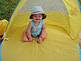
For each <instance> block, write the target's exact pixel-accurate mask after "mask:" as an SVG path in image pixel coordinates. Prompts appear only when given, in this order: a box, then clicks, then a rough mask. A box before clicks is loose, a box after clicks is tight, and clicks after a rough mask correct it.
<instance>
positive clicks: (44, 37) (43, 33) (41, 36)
mask: <svg viewBox="0 0 81 61" xmlns="http://www.w3.org/2000/svg"><path fill="white" fill-rule="evenodd" d="M46 37H47V33H46V32H42V33H41V34H40V36H39V38H38V41H37V42H38V43H41V42H42V41H44V40H45V39H46Z"/></svg>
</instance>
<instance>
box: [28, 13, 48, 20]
mask: <svg viewBox="0 0 81 61" xmlns="http://www.w3.org/2000/svg"><path fill="white" fill-rule="evenodd" d="M33 15H34V14H31V15H30V17H29V19H33ZM46 17H47V15H46V14H43V13H42V19H45V18H46Z"/></svg>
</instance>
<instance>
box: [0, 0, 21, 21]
mask: <svg viewBox="0 0 81 61" xmlns="http://www.w3.org/2000/svg"><path fill="white" fill-rule="evenodd" d="M19 1H20V0H0V18H2V19H7V20H9V19H10V17H11V16H12V14H13V12H14V10H15V8H16V6H17V4H18V2H19Z"/></svg>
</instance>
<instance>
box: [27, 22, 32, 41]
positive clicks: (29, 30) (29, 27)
mask: <svg viewBox="0 0 81 61" xmlns="http://www.w3.org/2000/svg"><path fill="white" fill-rule="evenodd" d="M31 27H32V25H31V22H30V23H29V24H28V27H27V30H26V34H27V37H28V39H29V40H32V36H31Z"/></svg>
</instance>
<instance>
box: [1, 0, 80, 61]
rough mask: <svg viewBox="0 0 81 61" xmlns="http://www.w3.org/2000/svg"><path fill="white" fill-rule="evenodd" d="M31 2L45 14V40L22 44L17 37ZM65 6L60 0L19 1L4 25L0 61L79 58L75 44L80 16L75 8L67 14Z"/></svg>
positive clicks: (66, 5) (25, 21)
mask: <svg viewBox="0 0 81 61" xmlns="http://www.w3.org/2000/svg"><path fill="white" fill-rule="evenodd" d="M68 2H70V1H68ZM74 4H75V3H74ZM34 5H35V6H36V5H40V6H42V7H43V8H44V10H45V12H46V14H47V19H46V20H45V24H46V31H47V39H46V40H45V41H44V42H42V43H41V44H38V43H37V42H36V40H35V39H34V40H33V42H31V43H28V42H25V43H24V42H22V39H21V38H22V33H23V31H24V30H25V29H26V27H27V24H28V22H29V21H30V20H29V16H30V14H31V7H32V6H34ZM76 5H77V4H76ZM68 6H69V5H68V4H67V3H66V2H64V1H63V0H43V1H41V0H21V1H20V3H19V5H18V6H17V8H16V10H15V11H14V13H13V15H12V18H11V21H10V23H9V26H8V28H7V32H6V36H5V38H8V40H6V39H5V40H4V42H3V45H2V60H3V61H79V60H80V56H79V49H78V48H77V44H78V38H79V31H80V26H81V25H80V24H81V21H80V20H81V19H80V14H79V11H77V15H71V16H70V14H71V13H69V12H70V9H67V7H68ZM71 6H72V5H71ZM76 7H77V6H76ZM77 9H78V7H77Z"/></svg>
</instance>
